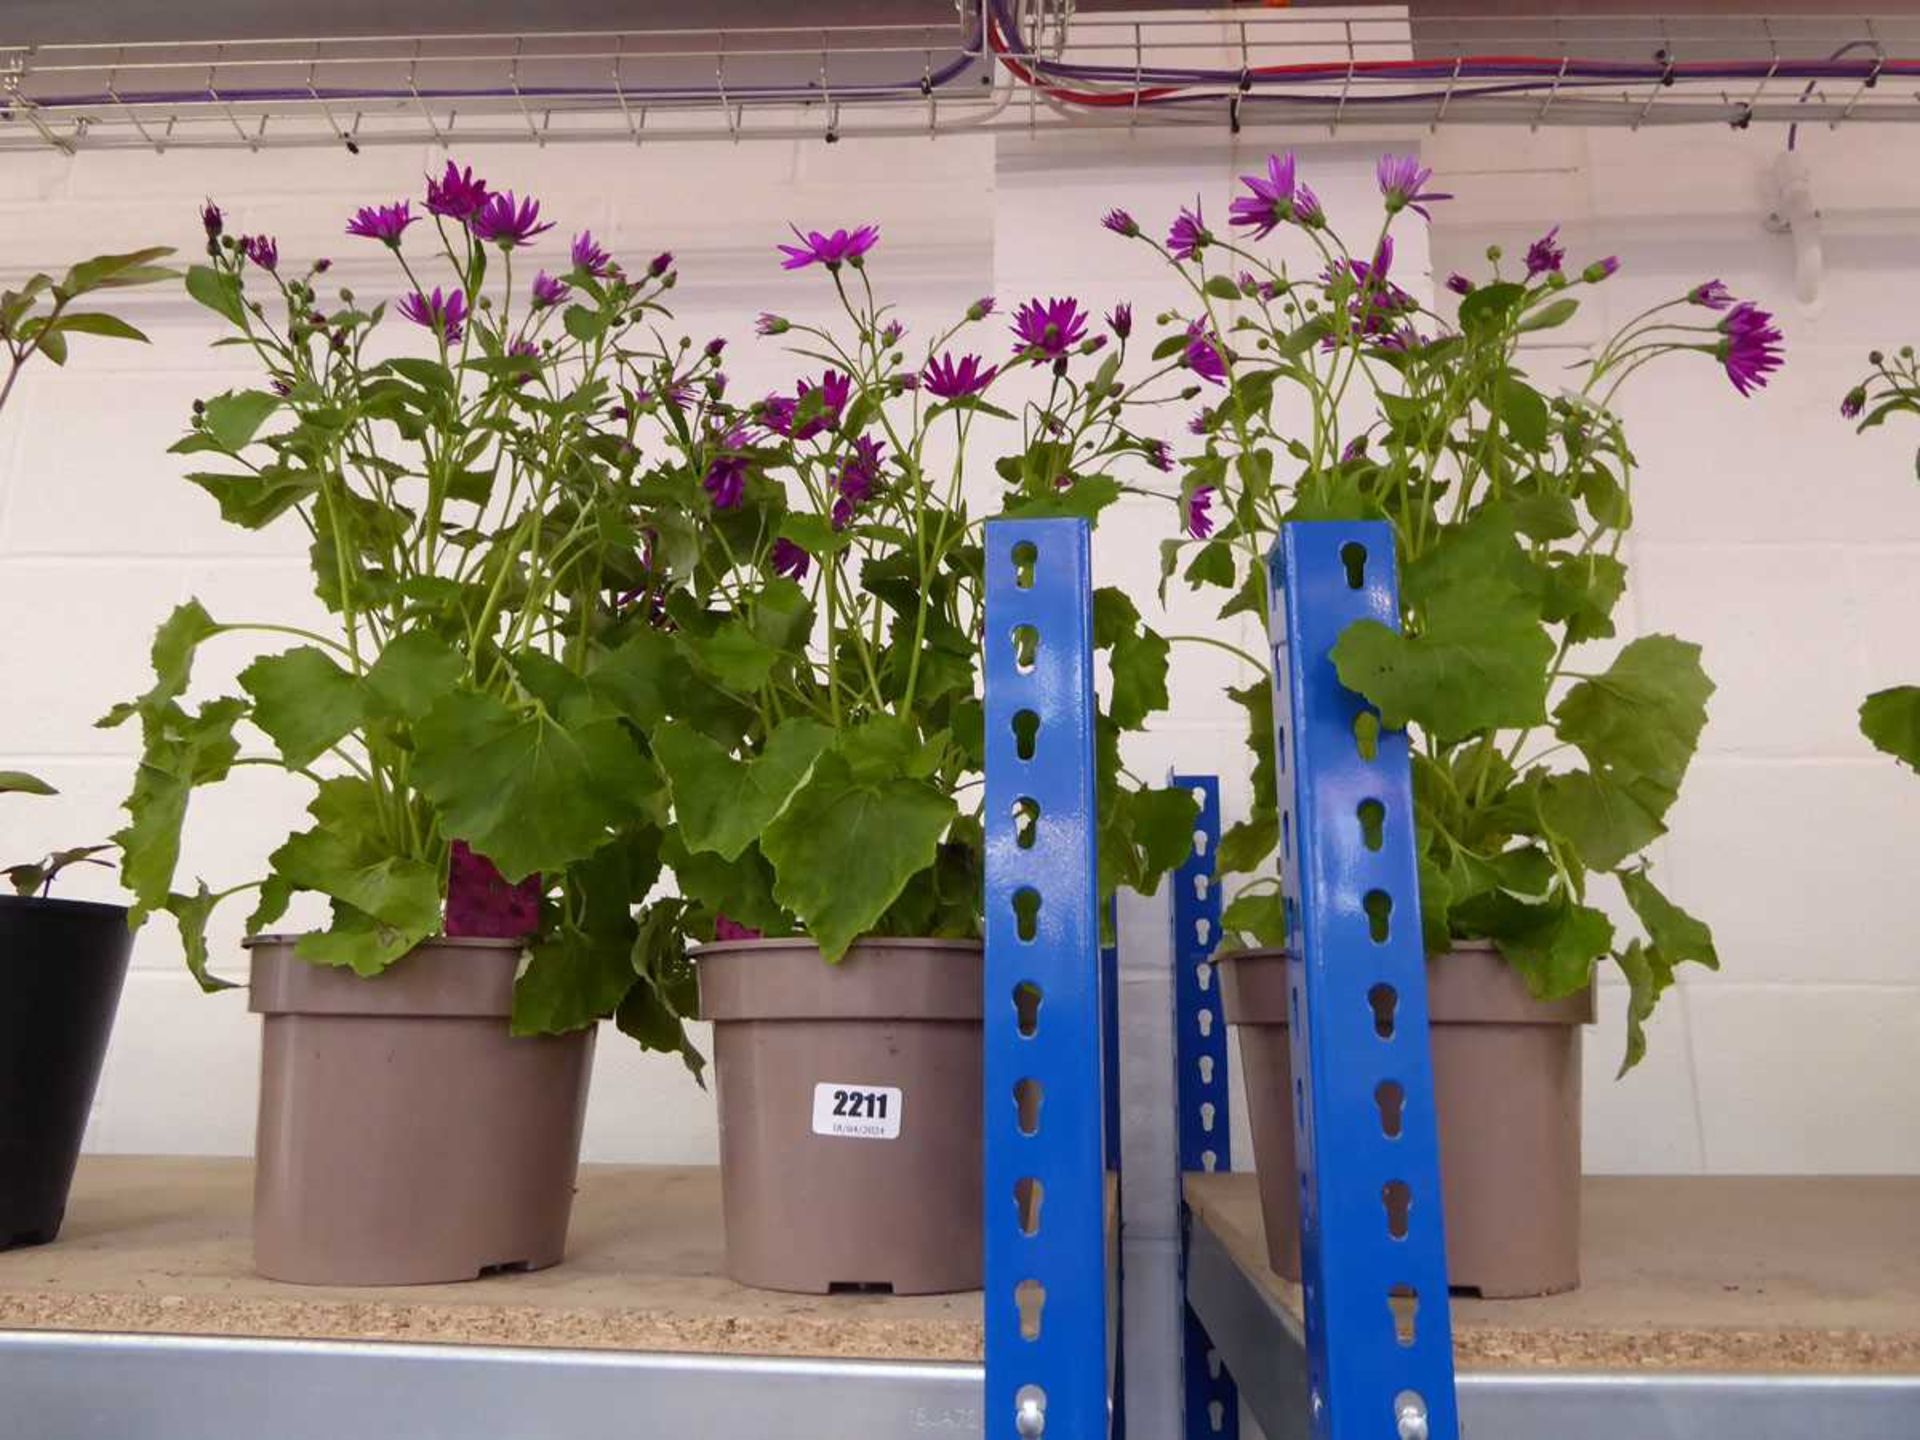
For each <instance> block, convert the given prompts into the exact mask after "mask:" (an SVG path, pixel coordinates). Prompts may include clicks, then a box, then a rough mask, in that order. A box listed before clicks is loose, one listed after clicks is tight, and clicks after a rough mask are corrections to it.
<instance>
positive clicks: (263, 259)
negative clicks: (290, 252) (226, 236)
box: [240, 235, 280, 273]
mask: <svg viewBox="0 0 1920 1440" xmlns="http://www.w3.org/2000/svg"><path fill="white" fill-rule="evenodd" d="M240 248H241V250H242V251H244V252H245V253H246V257H247V259H249V260H251V261H252V262H253V263H254V264H256V265H258V266H259V267H260V268H261V269H262V270H265V271H267V272H268V273H272V272H273V271H275V270H278V269H279V268H280V247H279V245H278V244H276V243H275V241H274V238H273V237H272V236H271V235H246V236H242V237H241V240H240Z"/></svg>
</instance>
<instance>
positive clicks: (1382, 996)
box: [1367, 983, 1400, 1040]
mask: <svg viewBox="0 0 1920 1440" xmlns="http://www.w3.org/2000/svg"><path fill="white" fill-rule="evenodd" d="M1367 1004H1369V1005H1371V1006H1372V1007H1373V1033H1374V1034H1376V1035H1378V1036H1379V1037H1380V1038H1381V1039H1382V1040H1391V1039H1392V1038H1393V1031H1394V1026H1395V1012H1396V1011H1397V1010H1399V1008H1400V992H1399V991H1398V990H1396V989H1394V988H1393V986H1391V985H1388V984H1385V983H1382V984H1379V985H1376V986H1374V987H1373V988H1372V989H1371V990H1369V991H1367Z"/></svg>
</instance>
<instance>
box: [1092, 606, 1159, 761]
mask: <svg viewBox="0 0 1920 1440" xmlns="http://www.w3.org/2000/svg"><path fill="white" fill-rule="evenodd" d="M1093 643H1094V647H1095V648H1096V649H1100V650H1111V651H1112V652H1113V654H1112V657H1111V659H1110V660H1109V662H1108V663H1109V666H1110V668H1111V669H1112V672H1113V697H1112V700H1111V702H1110V704H1109V707H1108V713H1109V714H1110V715H1112V717H1113V723H1114V724H1116V725H1118V726H1119V727H1120V728H1121V729H1122V730H1138V729H1139V728H1140V727H1141V726H1142V725H1143V724H1144V723H1145V722H1146V719H1147V717H1148V716H1149V715H1151V714H1153V713H1154V712H1155V711H1157V710H1164V709H1166V708H1167V698H1168V697H1167V655H1168V651H1169V649H1170V648H1171V647H1170V646H1169V645H1168V644H1167V642H1166V640H1164V639H1163V638H1161V637H1160V636H1159V635H1158V634H1156V633H1155V632H1154V631H1152V630H1150V629H1148V628H1147V627H1146V626H1145V625H1143V624H1142V623H1141V620H1140V611H1139V609H1138V608H1137V607H1136V606H1135V605H1134V603H1133V601H1132V600H1131V599H1129V598H1128V597H1127V594H1126V592H1125V591H1124V590H1117V589H1114V588H1113V587H1112V586H1102V587H1101V588H1100V589H1098V590H1096V591H1094V592H1093Z"/></svg>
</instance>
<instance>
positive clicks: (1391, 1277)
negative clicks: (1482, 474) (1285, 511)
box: [1269, 522, 1460, 1440]
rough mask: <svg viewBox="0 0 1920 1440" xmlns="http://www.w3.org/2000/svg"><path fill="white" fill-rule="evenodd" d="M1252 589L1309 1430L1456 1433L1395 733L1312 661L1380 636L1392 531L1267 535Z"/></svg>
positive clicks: (1408, 1437)
mask: <svg viewBox="0 0 1920 1440" xmlns="http://www.w3.org/2000/svg"><path fill="white" fill-rule="evenodd" d="M1269 579H1270V601H1271V611H1270V616H1271V619H1270V630H1269V633H1270V635H1271V638H1272V641H1273V645H1274V660H1275V664H1274V685H1275V693H1274V717H1275V757H1276V763H1277V765H1278V770H1279V774H1278V788H1279V803H1280V808H1281V823H1280V836H1281V865H1282V869H1283V875H1284V883H1285V897H1286V899H1285V904H1286V910H1287V918H1288V927H1287V928H1288V937H1287V940H1288V946H1289V949H1290V952H1291V953H1290V955H1289V962H1290V963H1289V980H1290V991H1291V994H1290V1004H1291V1006H1292V1009H1293V1023H1292V1027H1291V1028H1292V1034H1293V1084H1294V1097H1295V1113H1294V1133H1295V1137H1296V1141H1295V1149H1296V1151H1297V1154H1298V1156H1299V1165H1300V1182H1301V1205H1300V1256H1301V1276H1302V1281H1303V1285H1304V1291H1305V1298H1306V1330H1307V1379H1308V1385H1309V1387H1310V1403H1311V1408H1312V1425H1313V1433H1314V1435H1315V1436H1316V1437H1317V1440H1363V1437H1364V1440H1376V1437H1381V1440H1396V1437H1397V1440H1457V1437H1458V1436H1459V1433H1460V1422H1459V1417H1458V1413H1457V1410H1456V1405H1455V1397H1454V1386H1453V1327H1452V1323H1451V1317H1450V1312H1449V1308H1448V1304H1447V1265H1446V1237H1445V1228H1444V1225H1443V1222H1442V1216H1441V1209H1440V1154H1439V1143H1438V1134H1437V1130H1436V1127H1435V1120H1434V1102H1433V1070H1432V1063H1431V1058H1430V1056H1429V1053H1428V1045H1427V983H1426V955H1425V946H1424V944H1423V943H1422V937H1421V929H1420V891H1419V881H1418V867H1417V863H1416V859H1415V855H1416V851H1415V848H1414V830H1413V783H1412V772H1411V765H1410V761H1409V758H1408V749H1407V737H1406V734H1405V732H1404V731H1391V730H1383V729H1380V728H1379V726H1378V724H1377V716H1373V714H1372V711H1371V709H1370V707H1368V705H1367V704H1366V702H1365V701H1363V700H1362V699H1361V698H1360V697H1359V696H1358V695H1356V694H1354V693H1353V692H1352V691H1350V690H1348V689H1346V688H1345V687H1344V686H1343V685H1341V683H1340V679H1339V676H1338V675H1337V674H1336V672H1335V670H1334V664H1333V659H1332V653H1331V652H1332V650H1333V646H1334V642H1335V641H1336V640H1338V638H1339V636H1340V633H1341V631H1343V630H1345V629H1346V628H1347V626H1348V625H1350V624H1352V623H1353V622H1354V621H1356V620H1373V621H1377V622H1379V623H1380V624H1382V625H1385V626H1387V627H1389V628H1390V629H1394V630H1398V629H1399V628H1400V604H1399V593H1398V586H1397V584H1396V581H1395V575H1394V549H1393V532H1392V530H1391V529H1390V528H1389V527H1388V526H1387V525H1386V524H1384V523H1380V522H1369V523H1351V524H1350V523H1333V522H1321V523H1303V524H1291V525H1287V526H1286V527H1284V529H1283V530H1282V532H1281V537H1280V543H1279V544H1278V545H1277V546H1275V548H1274V552H1273V555H1272V558H1271V562H1270V564H1269ZM1363 730H1364V731H1365V732H1367V733H1366V734H1364V735H1363V733H1362V732H1363ZM1303 1019H1304V1023H1302V1022H1303Z"/></svg>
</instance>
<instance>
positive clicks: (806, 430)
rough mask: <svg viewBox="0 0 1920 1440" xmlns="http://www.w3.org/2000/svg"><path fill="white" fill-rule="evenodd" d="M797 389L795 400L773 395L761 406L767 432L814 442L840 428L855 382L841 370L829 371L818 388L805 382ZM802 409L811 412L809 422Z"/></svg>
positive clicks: (808, 413)
mask: <svg viewBox="0 0 1920 1440" xmlns="http://www.w3.org/2000/svg"><path fill="white" fill-rule="evenodd" d="M793 388H794V393H793V394H792V395H791V396H787V395H769V396H768V397H767V398H766V399H765V401H763V402H762V405H761V409H762V418H763V420H764V421H765V423H766V426H767V428H768V429H769V430H772V431H774V432H775V433H776V434H780V435H785V436H786V437H787V438H788V439H790V440H811V439H812V438H813V437H814V436H816V435H818V434H819V433H820V432H821V431H823V430H829V429H831V428H833V427H834V426H836V425H838V424H839V423H840V415H841V413H842V412H843V411H844V410H845V409H846V408H847V401H848V400H850V399H852V398H853V381H852V380H850V379H848V378H847V377H846V376H845V375H842V374H841V373H840V372H839V371H838V370H829V371H827V372H826V373H825V374H823V375H822V376H821V377H820V380H819V383H818V384H816V383H814V382H813V381H811V380H801V381H799V382H797V383H796V384H795V385H794V387H793ZM802 406H805V407H806V410H807V414H806V418H805V419H801V418H800V411H801V407H802Z"/></svg>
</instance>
